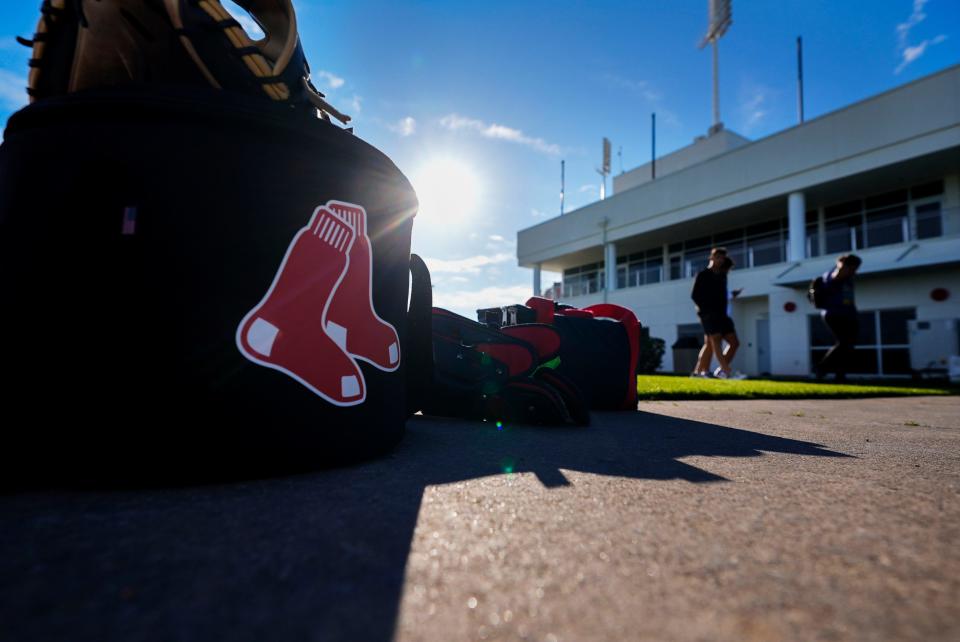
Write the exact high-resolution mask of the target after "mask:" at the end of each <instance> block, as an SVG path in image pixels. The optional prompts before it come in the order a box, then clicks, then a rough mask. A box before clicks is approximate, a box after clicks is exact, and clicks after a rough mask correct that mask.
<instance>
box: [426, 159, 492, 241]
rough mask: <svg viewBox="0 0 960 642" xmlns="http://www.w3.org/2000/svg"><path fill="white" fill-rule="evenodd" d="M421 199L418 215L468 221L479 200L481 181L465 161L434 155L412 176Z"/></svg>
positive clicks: (435, 219)
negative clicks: (435, 156) (434, 156)
mask: <svg viewBox="0 0 960 642" xmlns="http://www.w3.org/2000/svg"><path fill="white" fill-rule="evenodd" d="M410 182H411V183H413V189H415V190H416V192H417V198H418V199H419V200H420V211H419V212H418V214H417V218H421V220H428V221H433V222H435V223H438V224H449V223H455V222H462V221H468V220H470V218H471V217H472V216H473V215H474V214H475V213H476V210H477V207H478V205H479V201H480V194H481V191H482V190H481V181H480V178H479V176H478V175H477V173H476V172H475V171H474V170H473V168H472V167H470V166H469V165H468V164H466V163H464V162H463V161H461V160H459V159H457V158H452V157H437V158H434V159H432V160H430V161H428V162H427V163H425V164H424V165H422V166H421V167H420V168H418V169H417V171H415V172H414V173H413V175H412V176H411V179H410Z"/></svg>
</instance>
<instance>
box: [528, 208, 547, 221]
mask: <svg viewBox="0 0 960 642" xmlns="http://www.w3.org/2000/svg"><path fill="white" fill-rule="evenodd" d="M530 216H532V217H533V218H537V219H542V218H547V216H549V214H547V213H546V212H541V211H540V210H538V209H537V208H533V209H531V210H530Z"/></svg>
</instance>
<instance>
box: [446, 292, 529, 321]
mask: <svg viewBox="0 0 960 642" xmlns="http://www.w3.org/2000/svg"><path fill="white" fill-rule="evenodd" d="M532 295H533V289H532V288H531V287H530V285H529V284H528V285H508V286H493V287H486V288H481V289H479V290H477V289H469V290H455V291H452V292H446V291H444V290H443V289H442V288H434V291H433V304H434V305H436V306H438V307H441V308H446V309H448V310H453V311H454V312H458V313H459V314H463V315H465V316H466V315H469V316H470V318H474V314H475V311H476V310H478V309H480V308H495V307H498V306H502V305H512V304H514V303H523V302H524V301H526V300H527V299H529V298H530V297H531V296H532Z"/></svg>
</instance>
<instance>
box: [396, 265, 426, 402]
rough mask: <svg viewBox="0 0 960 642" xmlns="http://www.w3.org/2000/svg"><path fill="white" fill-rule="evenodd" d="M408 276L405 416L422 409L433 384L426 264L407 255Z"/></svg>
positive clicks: (404, 351) (404, 352)
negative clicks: (409, 279)
mask: <svg viewBox="0 0 960 642" xmlns="http://www.w3.org/2000/svg"><path fill="white" fill-rule="evenodd" d="M410 276H411V285H410V309H409V310H408V312H407V336H406V338H405V339H406V340H405V342H404V343H405V345H404V347H403V354H404V356H405V357H406V379H407V415H408V416H410V415H413V414H414V413H416V412H417V411H419V410H422V409H423V404H424V401H425V400H426V398H427V395H428V394H430V384H431V382H432V381H433V312H432V310H433V286H432V285H431V283H430V270H429V269H428V268H427V264H426V263H424V262H423V259H421V258H420V257H419V256H417V255H416V254H411V255H410Z"/></svg>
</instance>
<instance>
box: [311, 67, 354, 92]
mask: <svg viewBox="0 0 960 642" xmlns="http://www.w3.org/2000/svg"><path fill="white" fill-rule="evenodd" d="M310 78H311V80H316V79H317V78H322V79H323V80H324V81H325V82H326V83H327V87H328V88H329V89H339V88H340V87H343V84H344V83H345V82H346V81H345V80H344V79H343V78H341V77H340V76H337V75H336V74H332V73H330V72H329V71H323V70H321V71H317V72H314V73H312V74H310Z"/></svg>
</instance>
